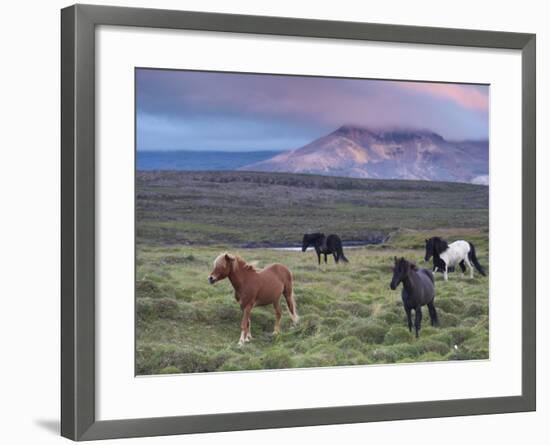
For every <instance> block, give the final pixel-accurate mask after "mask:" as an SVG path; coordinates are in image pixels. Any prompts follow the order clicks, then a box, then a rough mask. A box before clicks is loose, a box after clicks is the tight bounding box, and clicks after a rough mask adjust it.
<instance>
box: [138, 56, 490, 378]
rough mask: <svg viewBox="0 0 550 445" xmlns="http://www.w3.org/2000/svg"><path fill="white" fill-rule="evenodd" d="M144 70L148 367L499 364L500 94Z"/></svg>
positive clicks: (144, 351)
mask: <svg viewBox="0 0 550 445" xmlns="http://www.w3.org/2000/svg"><path fill="white" fill-rule="evenodd" d="M134 78H135V86H134V92H135V115H134V117H135V169H136V171H135V314H136V320H135V374H136V375H137V376H146V375H160V374H189V373H211V372H229V371H263V370H270V369H289V368H323V367H339V366H381V365H391V366H407V365H408V364H409V365H410V364H413V363H426V362H434V363H441V362H449V361H457V360H490V353H489V352H490V348H489V273H490V264H489V239H490V234H489V184H490V181H489V178H490V172H489V112H490V111H489V95H490V87H489V85H487V84H467V83H445V82H434V81H418V80H415V81H411V80H407V79H402V80H401V79H400V80H395V79H370V78H351V77H322V76H311V75H301V74H290V73H289V74H270V73H246V72H222V71H198V70H176V69H165V68H162V67H136V68H135V71H134Z"/></svg>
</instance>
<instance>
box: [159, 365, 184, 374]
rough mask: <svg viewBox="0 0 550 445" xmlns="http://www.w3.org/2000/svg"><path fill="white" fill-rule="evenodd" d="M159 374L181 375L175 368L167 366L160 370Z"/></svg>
mask: <svg viewBox="0 0 550 445" xmlns="http://www.w3.org/2000/svg"><path fill="white" fill-rule="evenodd" d="M159 374H181V371H180V369H179V368H176V367H175V366H167V367H166V368H162V369H161V370H160V371H159Z"/></svg>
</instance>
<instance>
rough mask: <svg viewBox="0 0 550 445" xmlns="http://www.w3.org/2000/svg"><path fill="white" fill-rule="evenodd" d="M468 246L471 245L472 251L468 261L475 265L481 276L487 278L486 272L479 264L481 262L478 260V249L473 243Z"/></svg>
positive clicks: (469, 253)
mask: <svg viewBox="0 0 550 445" xmlns="http://www.w3.org/2000/svg"><path fill="white" fill-rule="evenodd" d="M468 244H469V245H470V251H469V252H468V259H469V260H470V261H471V262H472V263H473V265H474V266H475V267H476V269H477V271H478V272H479V273H480V274H481V275H483V276H485V271H484V270H483V267H481V264H479V261H478V260H477V256H476V248H475V247H474V245H473V244H472V243H468Z"/></svg>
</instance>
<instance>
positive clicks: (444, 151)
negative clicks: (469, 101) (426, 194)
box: [240, 126, 489, 184]
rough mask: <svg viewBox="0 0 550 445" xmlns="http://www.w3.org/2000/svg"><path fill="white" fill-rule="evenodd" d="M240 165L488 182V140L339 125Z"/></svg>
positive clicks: (256, 168)
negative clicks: (304, 142) (291, 147)
mask: <svg viewBox="0 0 550 445" xmlns="http://www.w3.org/2000/svg"><path fill="white" fill-rule="evenodd" d="M240 170H252V171H270V172H290V173H312V174H323V175H330V176H346V177H355V178H380V179H421V180H430V181H451V182H474V183H478V184H487V183H488V172H489V161H488V142H487V141H460V142H455V141H447V140H445V139H444V138H443V137H441V136H440V135H438V134H437V133H434V132H431V131H427V130H372V129H369V128H363V127H355V126H343V127H340V128H339V129H337V130H336V131H334V132H332V133H330V134H328V135H326V136H323V137H321V138H319V139H317V140H315V141H313V142H311V143H309V144H307V145H305V146H304V147H301V148H298V149H296V150H291V151H287V152H284V153H281V154H279V155H277V156H275V157H273V158H271V159H267V160H265V161H261V162H257V163H254V164H250V165H247V166H245V167H242V168H240Z"/></svg>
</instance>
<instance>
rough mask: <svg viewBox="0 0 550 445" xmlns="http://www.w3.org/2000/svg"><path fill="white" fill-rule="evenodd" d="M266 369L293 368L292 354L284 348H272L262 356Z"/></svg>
mask: <svg viewBox="0 0 550 445" xmlns="http://www.w3.org/2000/svg"><path fill="white" fill-rule="evenodd" d="M261 361H262V363H263V365H264V366H263V367H264V368H266V369H283V368H292V367H293V365H294V361H293V360H292V357H291V356H290V354H289V353H288V352H287V351H285V350H283V349H270V350H269V351H267V352H266V353H265V354H264V355H263V357H262V358H261Z"/></svg>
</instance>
